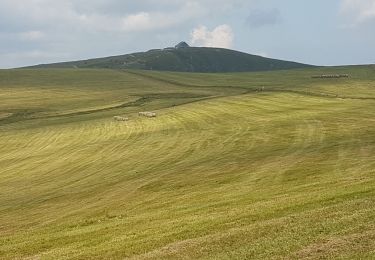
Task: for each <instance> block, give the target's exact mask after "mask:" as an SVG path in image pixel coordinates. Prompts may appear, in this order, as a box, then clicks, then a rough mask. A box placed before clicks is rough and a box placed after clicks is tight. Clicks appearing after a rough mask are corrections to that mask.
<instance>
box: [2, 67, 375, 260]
mask: <svg viewBox="0 0 375 260" xmlns="http://www.w3.org/2000/svg"><path fill="white" fill-rule="evenodd" d="M323 73H325V74H336V73H348V74H350V77H349V78H341V79H313V78H311V76H312V75H317V74H323ZM374 82H375V67H374V66H357V67H336V68H318V69H300V70H288V71H273V72H253V73H226V74H199V73H194V74H191V73H176V72H175V73H172V72H151V71H137V70H95V69H40V70H38V69H32V70H31V69H30V70H0V144H1V145H0V259H127V258H129V259H332V258H334V259H373V258H374V255H375V226H374V217H375V161H374V157H375V84H374ZM140 111H155V112H156V113H157V117H156V118H145V117H139V116H138V112H140ZM114 116H124V117H125V116H126V117H128V118H129V121H127V122H118V121H115V120H113V117H114Z"/></svg>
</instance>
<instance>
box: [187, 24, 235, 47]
mask: <svg viewBox="0 0 375 260" xmlns="http://www.w3.org/2000/svg"><path fill="white" fill-rule="evenodd" d="M233 40H234V35H233V30H232V28H231V27H230V26H229V25H226V24H223V25H219V26H218V27H216V28H215V29H213V30H212V31H210V30H209V29H208V28H207V27H206V26H199V27H197V28H195V29H194V30H193V31H192V33H191V43H192V44H193V45H194V44H197V45H199V46H203V47H219V48H232V46H233Z"/></svg>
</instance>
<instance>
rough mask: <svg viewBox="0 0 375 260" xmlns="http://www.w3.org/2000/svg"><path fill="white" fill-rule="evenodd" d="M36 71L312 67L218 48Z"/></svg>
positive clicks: (153, 52) (123, 57)
mask: <svg viewBox="0 0 375 260" xmlns="http://www.w3.org/2000/svg"><path fill="white" fill-rule="evenodd" d="M34 67H35V68H106V69H143V70H158V71H184V72H241V71H270V70H280V69H295V68H306V67H311V66H310V65H306V64H301V63H296V62H290V61H283V60H276V59H269V58H264V57H260V56H256V55H250V54H247V53H242V52H238V51H233V50H228V49H219V48H181V49H169V50H151V51H148V52H139V53H133V54H127V55H120V56H113V57H105V58H98V59H89V60H82V61H72V62H63V63H55V64H46V65H38V66H34Z"/></svg>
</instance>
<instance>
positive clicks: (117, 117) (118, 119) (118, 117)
mask: <svg viewBox="0 0 375 260" xmlns="http://www.w3.org/2000/svg"><path fill="white" fill-rule="evenodd" d="M113 119H114V120H116V121H128V120H129V118H127V117H123V116H114V117H113Z"/></svg>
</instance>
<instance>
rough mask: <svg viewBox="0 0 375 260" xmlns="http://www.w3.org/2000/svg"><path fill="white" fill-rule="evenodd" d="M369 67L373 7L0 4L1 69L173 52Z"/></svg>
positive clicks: (350, 1) (373, 3)
mask: <svg viewBox="0 0 375 260" xmlns="http://www.w3.org/2000/svg"><path fill="white" fill-rule="evenodd" d="M180 41H186V42H187V43H188V44H190V45H192V46H206V47H223V48H230V49H235V50H239V51H243V52H247V53H251V54H257V55H262V56H265V57H272V58H278V59H285V60H292V61H298V62H303V63H309V64H314V65H347V64H369V63H375V48H374V46H375V0H329V1H327V0H314V1H307V0H304V1H301V0H283V1H280V0H227V1H225V0H199V1H198V0H136V1H135V0H0V68H12V67H19V66H26V65H34V64H40V63H51V62H59V61H70V60H79V59H87V58H95V57H105V56H111V55H119V54H127V53H133V52H139V51H146V50H149V49H156V48H165V47H169V46H174V45H175V44H177V43H179V42H180Z"/></svg>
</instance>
